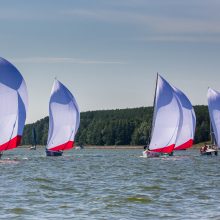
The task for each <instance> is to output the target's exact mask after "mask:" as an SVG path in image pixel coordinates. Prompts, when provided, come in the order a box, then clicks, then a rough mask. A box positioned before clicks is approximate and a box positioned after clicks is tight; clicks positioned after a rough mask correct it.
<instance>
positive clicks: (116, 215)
mask: <svg viewBox="0 0 220 220" xmlns="http://www.w3.org/2000/svg"><path fill="white" fill-rule="evenodd" d="M141 154H142V152H141V150H94V149H92V150H87V149H85V150H71V151H68V152H65V153H64V156H63V157H57V158H55V157H46V156H45V152H44V150H43V149H37V150H36V151H30V150H28V149H25V148H18V149H15V150H12V151H7V152H6V153H5V154H4V156H3V160H2V161H1V162H0V168H1V175H0V195H1V200H0V210H1V219H22V220H23V219H28V220H32V219H73V218H74V219H96V220H97V219H102V220H103V219H111V220H114V219H115V220H125V219H220V205H219V199H220V172H219V170H220V156H218V157H214V156H213V157H206V156H203V157H201V156H199V152H198V150H189V151H181V152H177V153H176V155H175V156H173V157H169V158H151V159H146V158H140V157H139V156H140V155H141ZM15 157H17V158H16V159H15V160H14V158H15ZM7 158H9V159H10V160H7Z"/></svg>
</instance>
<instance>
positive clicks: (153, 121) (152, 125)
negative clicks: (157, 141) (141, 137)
mask: <svg viewBox="0 0 220 220" xmlns="http://www.w3.org/2000/svg"><path fill="white" fill-rule="evenodd" d="M157 83H158V73H157V77H156V86H155V91H154V103H153V119H152V123H151V134H150V139H152V135H153V129H154V124H155V103H156V94H157Z"/></svg>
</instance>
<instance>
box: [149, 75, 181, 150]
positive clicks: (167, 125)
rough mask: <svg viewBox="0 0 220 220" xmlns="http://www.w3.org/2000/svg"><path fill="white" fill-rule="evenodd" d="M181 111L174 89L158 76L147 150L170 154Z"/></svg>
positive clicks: (175, 137)
mask: <svg viewBox="0 0 220 220" xmlns="http://www.w3.org/2000/svg"><path fill="white" fill-rule="evenodd" d="M180 115H181V109H180V104H179V101H178V99H177V97H176V95H175V92H174V89H173V88H172V87H171V86H170V85H169V83H168V82H167V81H166V80H165V79H163V78H162V77H161V76H160V75H158V79H157V86H156V93H155V102H154V116H153V124H152V134H151V141H150V145H149V149H150V150H151V151H155V152H161V153H171V152H172V151H173V149H174V147H175V143H176V139H177V135H178V128H179V124H180Z"/></svg>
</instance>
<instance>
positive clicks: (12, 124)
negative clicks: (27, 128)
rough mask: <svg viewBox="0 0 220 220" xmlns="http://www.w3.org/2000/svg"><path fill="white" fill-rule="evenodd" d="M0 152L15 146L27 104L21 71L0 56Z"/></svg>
mask: <svg viewBox="0 0 220 220" xmlns="http://www.w3.org/2000/svg"><path fill="white" fill-rule="evenodd" d="M0 106H1V107H0V152H1V155H2V153H3V151H6V150H11V149H13V148H16V147H17V146H18V145H19V144H20V142H21V137H22V134H23V129H24V124H25V120H26V112H27V106H28V94H27V87H26V83H25V81H24V79H23V77H22V75H21V73H20V72H19V71H18V70H17V69H16V67H15V66H14V65H12V64H11V63H10V62H9V61H7V60H5V59H4V58H0Z"/></svg>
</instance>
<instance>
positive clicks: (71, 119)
mask: <svg viewBox="0 0 220 220" xmlns="http://www.w3.org/2000/svg"><path fill="white" fill-rule="evenodd" d="M79 124H80V113H79V107H78V105H77V102H76V100H75V98H74V96H73V95H72V94H71V92H70V91H69V90H68V89H67V88H66V87H65V86H64V85H63V84H62V83H61V82H59V81H58V80H56V79H55V81H54V84H53V88H52V92H51V97H50V102H49V131H48V141H47V146H46V155H47V156H62V154H63V151H64V150H70V149H72V148H73V146H74V137H75V134H76V132H77V130H78V128H79Z"/></svg>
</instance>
